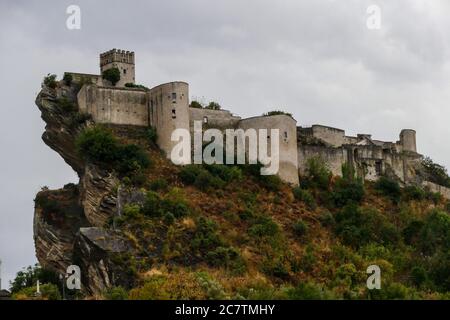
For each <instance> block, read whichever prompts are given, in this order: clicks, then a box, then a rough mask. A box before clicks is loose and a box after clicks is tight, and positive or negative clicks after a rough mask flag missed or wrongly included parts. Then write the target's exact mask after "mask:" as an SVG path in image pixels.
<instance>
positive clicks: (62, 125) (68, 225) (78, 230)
mask: <svg viewBox="0 0 450 320" xmlns="http://www.w3.org/2000/svg"><path fill="white" fill-rule="evenodd" d="M76 91H77V87H76V85H72V86H66V85H64V84H63V83H59V84H58V86H57V88H56V89H52V88H48V87H43V88H42V90H41V92H40V93H39V95H38V96H37V98H36V105H37V106H38V108H39V110H40V111H41V115H42V119H43V120H44V121H45V122H46V127H45V132H44V134H43V135H42V139H43V140H44V142H45V143H46V144H47V145H48V146H49V147H50V148H52V149H53V150H55V151H56V152H57V153H58V154H59V155H61V157H62V158H63V159H64V160H65V161H66V162H67V163H68V164H69V165H70V166H71V167H72V168H73V170H75V171H76V172H77V174H78V176H79V178H80V183H79V185H77V186H75V185H68V186H66V187H64V188H63V189H60V190H47V189H45V190H42V191H41V192H39V193H38V194H37V196H36V200H35V203H36V204H35V213H34V240H35V248H36V256H37V259H38V261H39V263H40V264H41V265H42V266H43V267H45V268H48V269H51V270H54V271H56V272H58V273H60V274H65V273H66V269H67V267H68V266H69V265H72V264H76V265H78V266H79V267H80V268H81V281H82V283H83V289H84V290H85V292H87V293H89V294H99V293H101V292H103V291H104V290H105V289H106V288H108V287H110V286H112V285H123V286H129V285H130V284H131V283H132V281H133V276H132V273H130V271H129V270H128V269H129V265H127V264H126V263H125V264H124V263H123V262H124V261H126V259H125V260H124V256H126V255H127V253H128V254H129V253H130V252H129V251H130V250H132V247H131V246H130V245H129V244H128V243H127V241H126V240H125V238H123V237H122V236H121V235H120V233H119V232H117V231H113V230H109V229H108V226H107V223H108V222H109V221H110V220H111V218H112V217H114V216H115V215H116V214H117V189H118V179H117V178H116V176H115V174H114V173H113V172H110V171H107V170H103V169H101V168H100V167H98V166H96V165H94V164H91V163H88V162H86V161H85V160H84V159H83V158H82V157H80V156H79V154H78V153H77V150H76V145H75V140H76V137H77V135H78V134H79V133H80V132H81V131H82V130H83V129H84V128H85V127H86V126H89V125H90V124H91V123H92V122H91V121H90V120H89V117H85V116H83V115H81V114H80V113H78V111H77V101H76Z"/></svg>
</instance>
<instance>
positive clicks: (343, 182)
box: [331, 178, 365, 208]
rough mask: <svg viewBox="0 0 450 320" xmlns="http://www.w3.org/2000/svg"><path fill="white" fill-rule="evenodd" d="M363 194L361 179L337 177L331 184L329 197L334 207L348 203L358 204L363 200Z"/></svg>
mask: <svg viewBox="0 0 450 320" xmlns="http://www.w3.org/2000/svg"><path fill="white" fill-rule="evenodd" d="M364 194H365V191H364V184H363V182H362V180H361V179H355V180H347V179H343V178H338V179H337V181H336V183H335V185H334V186H333V190H332V192H331V199H332V200H333V203H334V205H335V206H336V207H338V208H341V207H343V206H346V205H348V204H350V203H356V204H359V203H360V202H361V201H362V200H363V198H364Z"/></svg>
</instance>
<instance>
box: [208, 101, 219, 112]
mask: <svg viewBox="0 0 450 320" xmlns="http://www.w3.org/2000/svg"><path fill="white" fill-rule="evenodd" d="M205 109H211V110H220V109H222V107H221V106H220V104H218V103H217V102H214V101H211V102H210V103H209V104H208V105H207V106H206V107H205Z"/></svg>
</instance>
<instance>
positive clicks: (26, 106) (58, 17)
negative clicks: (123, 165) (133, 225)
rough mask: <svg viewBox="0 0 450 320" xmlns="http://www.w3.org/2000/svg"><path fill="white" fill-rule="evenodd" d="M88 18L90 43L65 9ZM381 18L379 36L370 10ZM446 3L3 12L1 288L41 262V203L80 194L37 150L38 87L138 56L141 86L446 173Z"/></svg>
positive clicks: (108, 5) (32, 7) (171, 4)
mask: <svg viewBox="0 0 450 320" xmlns="http://www.w3.org/2000/svg"><path fill="white" fill-rule="evenodd" d="M70 4H76V5H78V6H79V7H80V8H81V30H69V29H67V28H66V19H67V17H68V15H67V14H66V8H67V7H68V6H69V5H70ZM373 4H375V5H378V6H379V7H380V9H381V28H380V29H378V30H370V29H368V28H367V25H366V21H367V19H368V17H369V14H367V12H366V10H367V8H368V6H369V5H373ZM449 17H450V2H449V1H447V0H441V1H440V0H433V1H429V0H397V1H392V0H384V1H381V0H372V1H364V0H334V1H333V0H272V1H267V0H178V1H174V0H164V1H153V0H151V1H149V0H146V1H123V0H121V1H112V0H108V1H106V0H105V1H78V0H71V1H42V0H40V1H30V0H27V1H25V0H15V1H13V0H2V1H1V2H0V52H1V54H0V70H1V72H0V103H1V105H0V112H1V113H0V115H1V118H0V146H1V157H0V170H1V179H0V199H1V207H0V259H2V260H3V287H6V286H7V283H6V281H9V280H10V279H11V278H12V277H13V276H14V274H15V273H16V272H17V271H19V270H20V268H21V267H23V266H26V265H29V264H33V263H35V261H36V258H35V254H34V244H33V233H32V223H33V199H34V196H35V194H36V192H37V191H39V189H40V187H41V186H44V185H47V186H49V187H50V188H59V187H62V186H63V185H64V184H66V183H68V182H77V177H76V175H75V174H74V172H72V170H71V168H70V167H69V166H68V165H66V164H65V163H64V161H63V160H62V159H61V158H60V157H59V155H58V154H57V153H55V152H54V151H52V150H51V149H50V148H49V147H47V146H46V145H45V144H44V143H43V142H42V140H41V134H42V132H43V131H44V122H43V121H42V120H41V119H40V113H39V111H38V109H37V107H36V106H35V105H34V99H35V97H36V95H37V93H38V91H39V89H40V83H41V80H42V77H43V76H44V75H46V74H47V73H56V74H58V75H59V76H62V74H63V72H64V71H76V72H86V73H98V72H99V71H98V54H99V53H100V52H103V51H106V50H109V49H112V48H121V49H126V50H133V51H135V53H136V81H137V82H138V83H142V84H144V85H146V86H149V87H151V86H154V85H157V84H159V83H163V82H168V81H174V80H183V81H187V82H189V83H190V93H191V97H194V98H199V99H202V100H204V101H209V100H216V101H218V102H220V103H221V104H222V106H223V107H224V108H226V109H229V110H231V111H232V112H233V113H235V114H238V115H241V116H243V117H246V116H253V115H260V114H262V113H263V112H266V111H269V110H273V109H283V110H285V111H288V112H291V113H292V114H293V115H294V117H295V118H296V120H297V121H298V124H299V125H311V124H324V125H329V126H335V127H339V128H342V129H345V130H346V131H347V134H351V135H353V134H356V133H371V134H372V135H373V137H374V138H375V139H381V140H387V141H395V140H397V139H398V135H399V133H400V130H401V129H402V128H413V129H416V131H417V147H418V151H419V152H420V153H423V154H425V155H429V156H431V157H432V158H433V159H434V160H435V161H437V162H439V163H442V164H444V165H446V166H447V167H449V166H450V146H449V144H448V138H449V133H450V129H449V122H450V111H449V108H448V103H449V101H450V99H449V98H450V64H449V62H450V51H449V48H450V35H449V34H448V32H449V31H450V19H449Z"/></svg>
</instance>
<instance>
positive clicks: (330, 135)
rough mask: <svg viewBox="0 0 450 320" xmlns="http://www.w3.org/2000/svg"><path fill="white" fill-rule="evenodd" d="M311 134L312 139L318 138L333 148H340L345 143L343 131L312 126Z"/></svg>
mask: <svg viewBox="0 0 450 320" xmlns="http://www.w3.org/2000/svg"><path fill="white" fill-rule="evenodd" d="M312 132H313V136H314V137H316V138H319V139H321V140H323V141H325V142H326V143H328V144H330V145H332V146H334V147H340V146H342V145H343V144H344V143H345V131H344V130H341V129H336V128H331V127H326V126H320V125H313V126H312Z"/></svg>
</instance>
